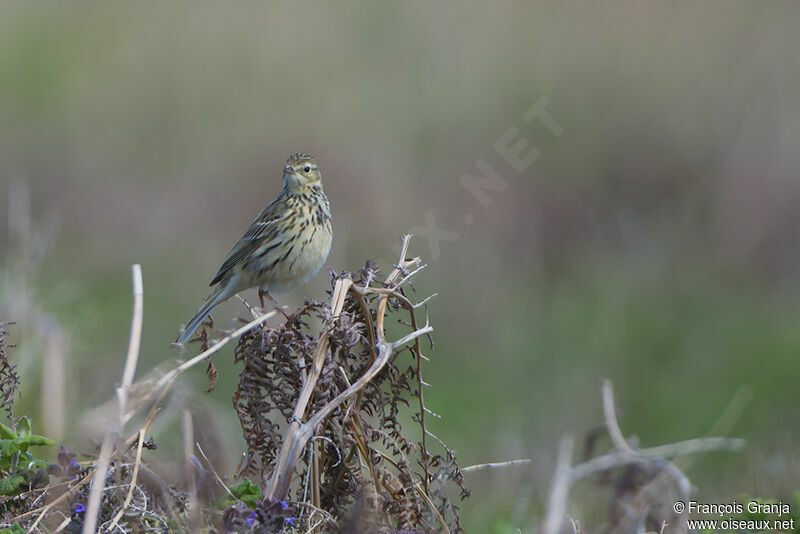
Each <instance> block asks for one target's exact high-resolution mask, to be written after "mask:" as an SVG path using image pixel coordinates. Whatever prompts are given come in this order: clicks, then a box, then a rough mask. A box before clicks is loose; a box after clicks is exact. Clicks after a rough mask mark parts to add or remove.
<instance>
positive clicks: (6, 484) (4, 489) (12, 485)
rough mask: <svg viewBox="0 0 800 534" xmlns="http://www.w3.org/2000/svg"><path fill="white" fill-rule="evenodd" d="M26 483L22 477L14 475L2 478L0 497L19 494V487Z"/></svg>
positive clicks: (0, 480) (0, 481)
mask: <svg viewBox="0 0 800 534" xmlns="http://www.w3.org/2000/svg"><path fill="white" fill-rule="evenodd" d="M24 481H25V477H23V476H22V475H14V476H7V477H3V478H0V495H14V494H16V493H17V489H18V488H19V485H20V484H22V483H23V482H24Z"/></svg>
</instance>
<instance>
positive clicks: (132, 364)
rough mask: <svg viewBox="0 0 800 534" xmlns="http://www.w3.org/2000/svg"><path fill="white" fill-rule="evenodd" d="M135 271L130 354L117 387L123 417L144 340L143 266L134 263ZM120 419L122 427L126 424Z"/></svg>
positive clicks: (133, 269) (129, 344) (129, 343)
mask: <svg viewBox="0 0 800 534" xmlns="http://www.w3.org/2000/svg"><path fill="white" fill-rule="evenodd" d="M131 269H132V271H133V318H132V319H131V336H130V340H129V341H128V356H127V357H126V358H125V370H124V371H123V373H122V383H121V384H120V386H119V387H118V388H117V397H118V399H119V413H120V417H123V416H124V414H125V410H126V409H127V407H126V404H127V401H128V390H129V389H130V387H131V384H133V376H134V375H135V374H136V364H137V362H138V360H139V347H140V346H141V341H142V314H143V313H142V312H143V309H144V289H143V287H142V266H141V265H139V264H138V263H137V264H134V265H133V267H132V268H131ZM124 423H125V422H124V421H122V420H120V422H119V425H120V429H122V426H123V425H124Z"/></svg>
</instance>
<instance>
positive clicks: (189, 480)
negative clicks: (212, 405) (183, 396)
mask: <svg viewBox="0 0 800 534" xmlns="http://www.w3.org/2000/svg"><path fill="white" fill-rule="evenodd" d="M181 428H182V430H183V432H182V433H183V466H184V470H185V475H186V485H187V487H188V490H189V532H197V530H198V528H199V526H200V503H199V501H198V500H197V480H196V478H195V470H194V463H193V462H192V457H193V456H194V425H193V424H192V414H191V412H189V410H184V411H183V417H182V419H181Z"/></svg>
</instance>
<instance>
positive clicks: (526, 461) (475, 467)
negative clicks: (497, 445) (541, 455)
mask: <svg viewBox="0 0 800 534" xmlns="http://www.w3.org/2000/svg"><path fill="white" fill-rule="evenodd" d="M531 462H533V460H532V459H530V458H521V459H519V460H507V461H505V462H489V463H485V464H475V465H469V466H467V467H462V468H461V472H462V473H469V472H470V471H480V470H481V469H497V468H498V467H510V466H512V465H525V464H529V463H531Z"/></svg>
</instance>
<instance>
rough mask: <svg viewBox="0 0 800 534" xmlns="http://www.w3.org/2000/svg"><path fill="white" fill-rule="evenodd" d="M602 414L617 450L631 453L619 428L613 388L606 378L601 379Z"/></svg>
mask: <svg viewBox="0 0 800 534" xmlns="http://www.w3.org/2000/svg"><path fill="white" fill-rule="evenodd" d="M603 416H604V417H605V420H606V428H607V429H608V434H609V436H611V441H612V442H613V443H614V446H615V447H616V448H617V450H619V451H621V452H627V453H631V454H633V453H634V451H633V449H632V448H631V446H630V445H629V444H628V441H627V440H626V439H625V436H623V435H622V430H620V428H619V422H618V421H617V410H616V405H615V404H614V388H613V386H612V385H611V380H609V379H608V378H606V379H605V380H603Z"/></svg>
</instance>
